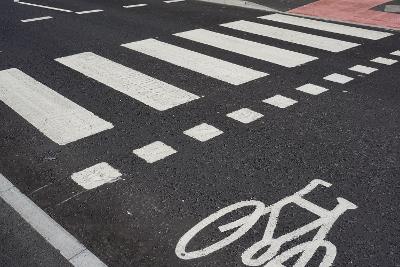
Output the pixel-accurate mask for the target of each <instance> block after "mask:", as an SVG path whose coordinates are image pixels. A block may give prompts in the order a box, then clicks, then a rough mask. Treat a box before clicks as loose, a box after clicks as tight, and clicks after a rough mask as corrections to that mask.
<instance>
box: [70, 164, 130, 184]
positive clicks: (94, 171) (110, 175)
mask: <svg viewBox="0 0 400 267" xmlns="http://www.w3.org/2000/svg"><path fill="white" fill-rule="evenodd" d="M121 176H122V174H121V173H120V172H119V171H118V170H116V169H114V168H113V167H111V166H110V165H109V164H108V163H106V162H101V163H98V164H96V165H94V166H91V167H89V168H87V169H84V170H82V171H79V172H76V173H74V174H72V175H71V179H72V180H73V181H74V182H76V183H77V184H79V185H80V186H82V187H83V188H85V189H87V190H90V189H94V188H96V187H99V186H101V185H103V184H107V183H113V182H115V181H117V180H118V179H119V178H120V177H121Z"/></svg>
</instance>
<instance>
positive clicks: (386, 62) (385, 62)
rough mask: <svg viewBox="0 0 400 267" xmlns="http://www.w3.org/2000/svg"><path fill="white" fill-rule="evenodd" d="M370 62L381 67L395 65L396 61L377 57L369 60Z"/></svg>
mask: <svg viewBox="0 0 400 267" xmlns="http://www.w3.org/2000/svg"><path fill="white" fill-rule="evenodd" d="M371 61H372V62H375V63H379V64H383V65H393V64H394V63H397V60H394V59H390V58H385V57H377V58H374V59H372V60H371Z"/></svg>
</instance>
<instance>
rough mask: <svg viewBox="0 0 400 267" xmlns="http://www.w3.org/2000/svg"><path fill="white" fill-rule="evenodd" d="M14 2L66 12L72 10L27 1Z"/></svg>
mask: <svg viewBox="0 0 400 267" xmlns="http://www.w3.org/2000/svg"><path fill="white" fill-rule="evenodd" d="M16 3H18V4H21V5H26V6H34V7H41V8H45V9H51V10H56V11H61V12H68V13H70V12H73V11H72V10H68V9H62V8H57V7H51V6H43V5H36V4H32V3H27V2H16Z"/></svg>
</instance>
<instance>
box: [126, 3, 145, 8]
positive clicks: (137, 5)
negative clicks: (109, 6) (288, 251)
mask: <svg viewBox="0 0 400 267" xmlns="http://www.w3.org/2000/svg"><path fill="white" fill-rule="evenodd" d="M142 6H147V4H136V5H128V6H122V7H123V8H132V7H142Z"/></svg>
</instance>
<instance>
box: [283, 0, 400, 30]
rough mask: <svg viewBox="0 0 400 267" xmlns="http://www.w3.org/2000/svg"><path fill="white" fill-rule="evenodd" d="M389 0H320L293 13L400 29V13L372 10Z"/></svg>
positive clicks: (293, 10) (294, 10)
mask: <svg viewBox="0 0 400 267" xmlns="http://www.w3.org/2000/svg"><path fill="white" fill-rule="evenodd" d="M389 2H390V1H387V0H319V1H316V2H314V3H311V4H308V5H305V6H302V7H299V8H295V9H292V10H290V12H291V13H296V14H302V15H308V16H314V17H320V18H325V19H332V20H341V21H348V22H355V23H360V24H368V25H374V26H380V27H388V28H396V29H400V14H394V13H387V12H381V11H375V10H371V8H373V7H376V6H378V5H381V4H385V3H389Z"/></svg>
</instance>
